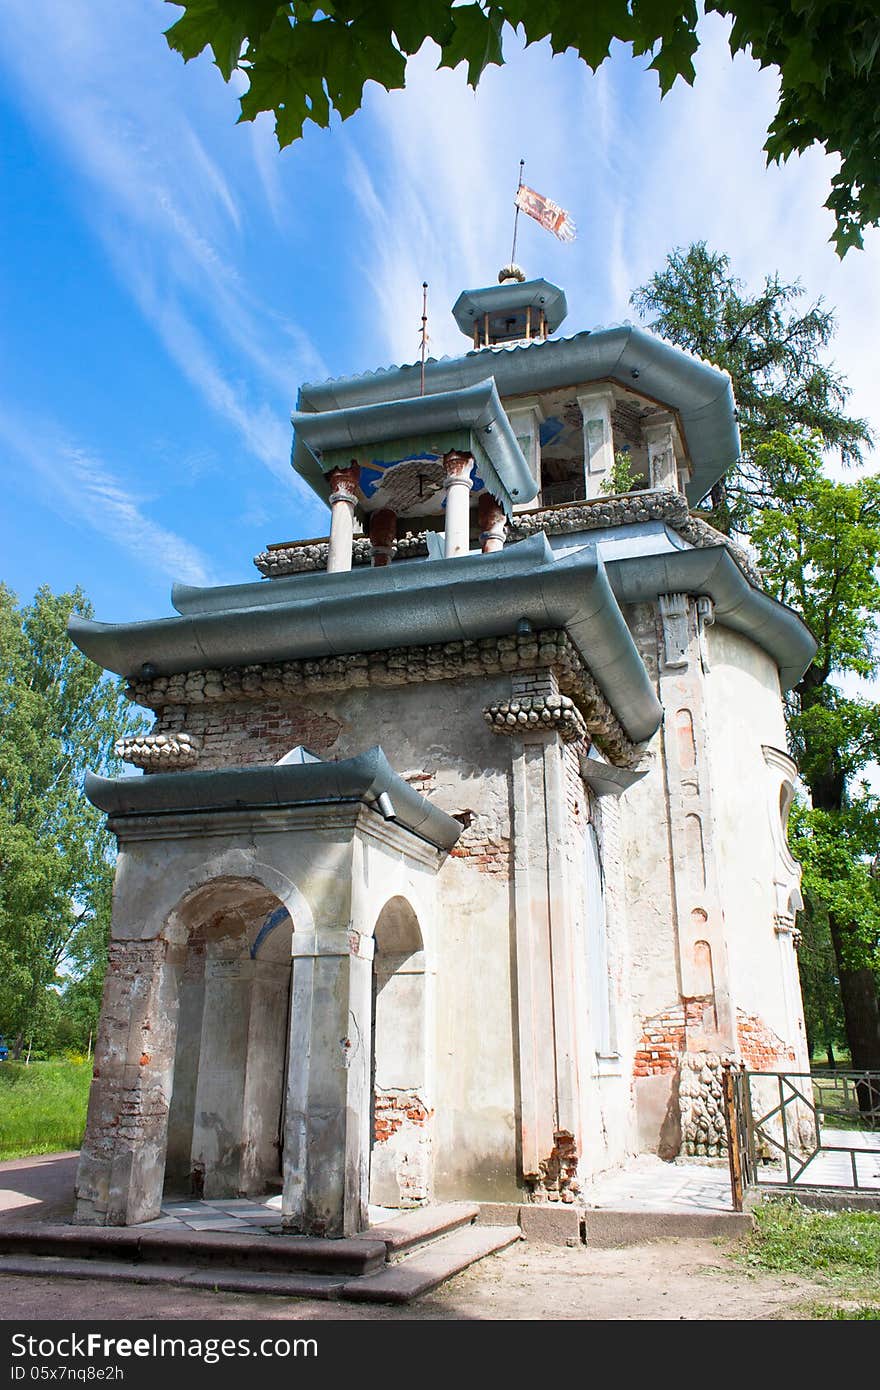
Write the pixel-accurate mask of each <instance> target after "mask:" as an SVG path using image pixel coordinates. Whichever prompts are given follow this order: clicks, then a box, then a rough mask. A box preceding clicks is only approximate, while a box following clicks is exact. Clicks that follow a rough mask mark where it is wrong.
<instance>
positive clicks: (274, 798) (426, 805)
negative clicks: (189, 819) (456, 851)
mask: <svg viewBox="0 0 880 1390" xmlns="http://www.w3.org/2000/svg"><path fill="white" fill-rule="evenodd" d="M85 793H86V796H87V797H88V799H89V801H91V803H92V805H93V806H97V807H98V808H99V810H101V811H106V812H108V813H109V814H110V815H113V816H147V815H170V814H175V813H179V812H182V811H184V812H185V811H208V812H210V811H232V810H246V809H249V808H251V807H254V808H257V807H277V806H297V805H305V804H312V805H314V804H316V803H317V804H320V803H324V802H330V803H334V802H336V803H338V802H343V801H347V802H352V801H356V802H364V803H365V804H366V805H368V806H371V807H373V808H374V809H375V805H374V803H376V802H377V801H378V799H379V797H380V796H382V794H383V793H384V794H385V795H386V796H387V797H388V798H389V799H390V803H391V806H390V812H391V813H389V808H388V807H387V804H386V810H385V811H384V812H383V811H381V810H380V812H379V813H380V814H382V815H383V816H384V818H385V819H386V820H393V821H395V822H396V823H397V824H399V825H403V826H405V827H406V829H407V830H410V831H412V833H413V834H415V835H418V836H419V837H420V838H421V839H423V840H427V841H428V842H429V843H430V844H432V845H435V846H436V847H437V848H438V849H443V850H449V849H451V848H452V846H453V845H454V844H455V842H456V840H457V839H458V837H459V835H460V834H461V831H462V826H461V822H460V821H457V820H454V819H453V817H452V816H448V815H447V814H446V812H445V811H441V810H440V809H439V808H438V807H436V806H433V805H432V804H431V803H430V802H429V801H426V800H425V798H424V797H423V796H420V795H419V793H418V792H417V791H415V790H414V788H413V787H411V786H410V785H409V783H408V782H404V780H403V778H402V777H399V776H398V774H397V773H396V772H395V771H394V769H393V768H392V766H391V764H390V763H389V762H388V759H387V758H386V757H385V754H384V753H383V751H382V749H381V748H380V747H378V745H377V746H376V747H374V748H370V749H368V750H367V751H366V752H365V753H359V754H358V755H357V756H356V757H354V758H345V759H343V760H342V761H341V762H336V763H330V762H327V763H325V762H320V761H318V762H308V763H285V764H281V763H276V764H275V765H274V766H272V767H263V766H261V767H230V768H218V769H215V770H211V771H203V772H199V771H195V772H175V773H174V774H173V776H170V775H169V774H168V773H164V774H163V773H153V774H151V775H147V776H145V777H98V776H96V775H95V774H94V773H91V772H88V773H86V779H85Z"/></svg>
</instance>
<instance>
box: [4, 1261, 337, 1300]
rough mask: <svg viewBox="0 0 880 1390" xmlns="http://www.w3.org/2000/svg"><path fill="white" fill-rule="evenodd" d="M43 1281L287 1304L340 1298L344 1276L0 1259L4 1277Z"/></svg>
mask: <svg viewBox="0 0 880 1390" xmlns="http://www.w3.org/2000/svg"><path fill="white" fill-rule="evenodd" d="M3 1274H27V1275H36V1276H38V1277H40V1278H53V1279H57V1278H61V1277H63V1278H67V1279H128V1280H130V1281H131V1283H133V1284H174V1285H178V1286H183V1287H184V1288H188V1289H223V1290H224V1292H227V1293H268V1294H281V1295H284V1296H286V1297H289V1298H338V1297H339V1294H340V1290H341V1289H342V1287H343V1286H344V1285H345V1283H346V1281H347V1276H346V1275H341V1276H336V1277H335V1278H334V1277H332V1276H330V1275H322V1274H306V1273H298V1272H297V1271H295V1270H294V1271H291V1272H289V1273H287V1274H267V1273H263V1272H260V1271H255V1270H242V1269H224V1268H217V1269H204V1268H193V1267H192V1266H189V1267H187V1266H185V1265H172V1264H141V1263H134V1262H132V1261H130V1260H103V1259H66V1258H62V1257H60V1256H58V1255H0V1275H3Z"/></svg>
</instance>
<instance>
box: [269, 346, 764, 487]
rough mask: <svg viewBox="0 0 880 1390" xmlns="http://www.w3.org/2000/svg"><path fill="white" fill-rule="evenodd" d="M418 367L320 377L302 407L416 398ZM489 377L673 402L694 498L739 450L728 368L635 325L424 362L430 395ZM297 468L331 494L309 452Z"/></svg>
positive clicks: (529, 390) (518, 390)
mask: <svg viewBox="0 0 880 1390" xmlns="http://www.w3.org/2000/svg"><path fill="white" fill-rule="evenodd" d="M419 372H420V366H419V364H418V363H416V364H413V365H412V366H406V367H390V368H389V369H388V370H387V371H377V372H369V373H366V374H365V375H362V376H355V377H344V378H340V379H338V380H335V381H327V382H323V383H319V384H308V383H307V384H305V385H303V386H302V387H301V388H300V392H299V397H298V409H300V410H302V411H326V410H338V409H343V408H346V407H349V406H353V405H368V404H371V403H373V402H377V401H388V400H399V399H402V398H404V397H407V396H415V395H417V394H418V389H419ZM490 377H494V379H495V384H496V386H497V388H498V394H499V396H500V397H501V398H502V399H503V400H506V399H507V398H508V397H510V396H516V395H530V394H533V393H534V392H538V391H548V390H552V389H553V388H555V387H559V386H577V385H580V384H582V383H586V382H590V381H605V380H609V381H616V382H618V383H619V384H620V385H621V386H626V387H627V388H629V389H630V390H633V391H638V392H639V393H640V394H642V395H645V396H647V397H649V398H650V399H651V400H654V401H657V402H659V403H660V404H662V405H665V406H667V407H668V408H669V409H671V410H674V411H675V412H676V414H677V416H678V419H679V422H680V424H681V428H682V431H683V433H684V442H685V447H686V449H687V452H688V456H689V458H690V461H691V467H692V470H693V476H692V478H691V482H690V483H689V485H688V489H687V496H688V501H689V502H690V503H691V504H692V505H695V504H696V503H697V502H699V501H700V500H701V499H702V498H703V497H705V495H706V493H707V492H708V491H709V489H710V488H711V487H712V486H713V485H714V484H715V483H716V482H717V481H718V479H719V478H720V477H721V476H722V474H723V473H724V472H725V470H726V469H728V468H729V467H730V466H731V464H733V463H735V462H736V460H737V459H738V458H739V453H740V441H739V430H738V429H737V424H736V419H735V415H734V399H733V388H732V386H731V384H730V377H729V376H728V375H727V373H726V372H722V371H720V370H719V369H718V368H717V367H712V366H710V365H709V363H707V362H701V361H699V360H698V359H697V358H694V357H691V356H689V355H688V354H687V353H685V352H682V351H681V349H680V348H677V347H674V346H673V345H672V344H671V343H667V342H665V341H664V340H663V339H662V338H657V337H655V336H654V334H653V333H649V332H647V330H645V329H643V328H636V327H634V326H633V325H631V324H624V325H621V326H619V327H616V328H605V329H597V330H596V331H595V332H593V333H579V334H577V335H576V336H575V337H573V338H560V339H548V340H547V341H546V342H534V343H529V344H527V345H524V346H517V347H511V348H508V349H497V350H494V349H491V348H484V349H481V350H480V351H478V352H469V353H466V354H464V355H463V356H462V357H444V358H441V359H440V360H439V361H434V360H431V361H429V362H427V363H426V366H425V389H426V391H428V392H430V393H434V392H437V391H451V390H456V389H458V388H460V387H464V386H469V385H471V384H473V383H474V382H476V381H485V380H488V379H489V378H490ZM310 460H311V465H310ZM293 466H294V468H295V469H296V471H297V472H298V473H300V474H301V476H302V477H303V478H305V479H306V481H307V482H308V483H309V484H310V485H311V486H312V487H314V488H315V490H316V491H317V492H319V493H320V495H322V496H325V495H326V488H325V486H324V484H323V478H322V477H321V476H320V470H316V467H315V466H314V460H313V459H312V458H311V455H310V454H309V453H308V451H307V450H303V449H302V448H301V447H300V446H298V447H295V448H294V453H293ZM316 484H317V486H316ZM322 488H324V490H323V491H322Z"/></svg>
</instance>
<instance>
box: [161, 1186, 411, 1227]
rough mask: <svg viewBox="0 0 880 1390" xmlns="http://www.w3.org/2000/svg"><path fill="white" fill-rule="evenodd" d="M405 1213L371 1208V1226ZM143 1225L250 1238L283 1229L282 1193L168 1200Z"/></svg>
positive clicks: (389, 1209) (388, 1208) (385, 1208)
mask: <svg viewBox="0 0 880 1390" xmlns="http://www.w3.org/2000/svg"><path fill="white" fill-rule="evenodd" d="M400 1215H402V1213H401V1212H400V1211H398V1210H397V1209H396V1208H395V1209H394V1210H392V1209H391V1208H390V1207H370V1224H371V1225H373V1226H375V1225H378V1224H382V1225H385V1224H386V1223H387V1222H388V1221H393V1220H394V1218H395V1217H396V1216H400ZM141 1225H143V1226H145V1227H149V1229H150V1230H151V1231H157V1230H162V1229H163V1228H165V1229H167V1230H172V1231H173V1230H178V1231H179V1230H184V1229H185V1230H189V1231H243V1232H247V1233H248V1234H249V1235H259V1234H265V1233H266V1232H274V1231H280V1230H281V1194H280V1193H279V1194H278V1195H277V1196H275V1197H267V1198H266V1199H265V1201H260V1200H259V1199H258V1198H255V1197H230V1198H228V1199H227V1198H223V1199H221V1198H219V1197H218V1198H216V1199H214V1200H212V1201H193V1200H190V1201H184V1200H180V1201H167V1202H163V1203H162V1215H161V1216H160V1217H158V1218H157V1220H155V1221H143V1222H141Z"/></svg>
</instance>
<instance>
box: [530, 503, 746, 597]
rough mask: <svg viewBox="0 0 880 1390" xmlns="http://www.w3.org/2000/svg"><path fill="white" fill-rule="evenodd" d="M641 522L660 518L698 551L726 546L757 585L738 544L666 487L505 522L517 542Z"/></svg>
mask: <svg viewBox="0 0 880 1390" xmlns="http://www.w3.org/2000/svg"><path fill="white" fill-rule="evenodd" d="M641 521H665V522H666V524H667V525H668V526H670V527H671V528H672V530H673V531H677V532H678V534H679V535H680V536H681V538H682V540H685V541H688V542H689V543H690V544H691V545H692V546H694V547H695V548H696V549H697V550H704V549H705V548H706V547H707V546H712V545H723V546H725V548H726V549H727V550H728V551H729V552H730V555H731V556H732V558H733V559H734V560H735V561H736V563H737V565H738V566H739V568H740V569H741V570H742V572H743V574H744V575H745V576H746V579H748V580H749V582H750V583H751V584H755V585H756V586H757V587H758V588H761V586H762V584H763V580H762V577H761V572H760V570H759V569H758V567H757V566H756V565H755V563H754V561H753V560H752V559H751V557H750V555H749V554H748V552H747V551H746V550H745V549H744V548H743V546H741V545H738V544H737V542H736V541H732V540H731V539H730V537H729V536H725V535H724V534H723V533H722V532H721V531H716V529H715V527H714V526H710V525H709V523H708V521H704V520H703V519H702V517H699V516H694V515H692V513H691V512H690V510H689V508H688V504H687V498H686V497H685V496H684V494H683V493H681V492H675V491H673V490H671V489H650V490H645V491H643V492H627V493H624V494H621V495H619V496H615V497H602V498H598V497H597V498H595V499H594V500H593V501H589V502H586V501H585V502H564V503H561V504H560V505H559V506H557V507H543V508H541V509H539V510H538V511H533V512H517V514H516V515H515V516H514V517H513V519H512V521H511V523H510V539H511V541H513V540H521V539H523V537H525V536H532V535H534V534H535V532H536V531H544V532H545V533H546V534H547V535H548V536H559V535H567V534H569V533H571V532H573V531H599V530H602V529H604V528H605V527H608V526H633V525H635V524H636V523H638V522H641Z"/></svg>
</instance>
